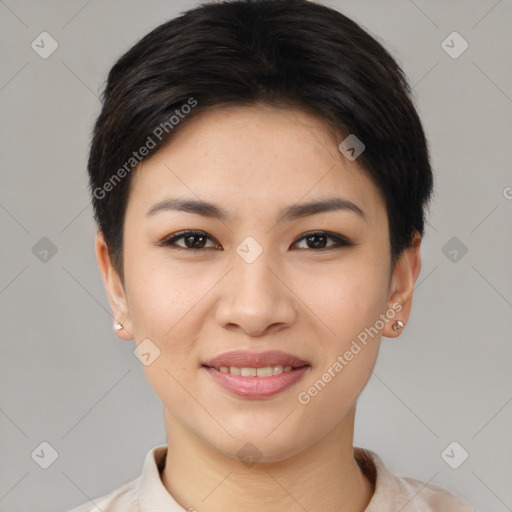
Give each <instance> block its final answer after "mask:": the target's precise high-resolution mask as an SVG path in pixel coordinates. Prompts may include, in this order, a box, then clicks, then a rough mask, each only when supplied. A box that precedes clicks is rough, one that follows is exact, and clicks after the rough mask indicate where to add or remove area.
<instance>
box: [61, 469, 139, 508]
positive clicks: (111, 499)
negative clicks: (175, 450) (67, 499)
mask: <svg viewBox="0 0 512 512" xmlns="http://www.w3.org/2000/svg"><path fill="white" fill-rule="evenodd" d="M140 479H141V477H140V476H139V477H138V478H136V479H134V480H132V481H131V482H128V483H126V484H124V485H122V486H121V487H119V488H117V489H115V490H114V491H111V492H109V493H108V494H105V495H104V496H101V497H99V498H94V499H92V500H90V501H88V502H87V503H84V504H82V505H80V506H79V507H76V508H74V509H72V510H69V511H68V512H99V511H101V512H132V511H133V512H138V511H139V507H138V500H137V488H138V485H139V483H140Z"/></svg>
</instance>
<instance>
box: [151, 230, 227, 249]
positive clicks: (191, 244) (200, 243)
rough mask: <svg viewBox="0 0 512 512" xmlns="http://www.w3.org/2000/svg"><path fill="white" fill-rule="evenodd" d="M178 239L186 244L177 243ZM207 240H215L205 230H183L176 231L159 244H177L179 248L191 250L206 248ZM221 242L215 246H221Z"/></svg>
mask: <svg viewBox="0 0 512 512" xmlns="http://www.w3.org/2000/svg"><path fill="white" fill-rule="evenodd" d="M178 240H183V241H184V244H185V245H184V246H183V245H180V244H177V243H176V242H177V241H178ZM207 240H211V241H213V238H212V237H210V236H209V235H208V234H207V233H205V232H204V231H181V232H180V233H176V234H174V235H172V236H170V237H169V238H166V239H165V240H162V241H161V242H160V244H159V245H165V246H175V248H179V249H190V250H201V249H203V248H205V246H206V242H207ZM220 247H221V246H220V244H219V243H214V245H213V248H214V249H218V248H220ZM206 248H207V249H211V248H212V247H211V246H210V247H206Z"/></svg>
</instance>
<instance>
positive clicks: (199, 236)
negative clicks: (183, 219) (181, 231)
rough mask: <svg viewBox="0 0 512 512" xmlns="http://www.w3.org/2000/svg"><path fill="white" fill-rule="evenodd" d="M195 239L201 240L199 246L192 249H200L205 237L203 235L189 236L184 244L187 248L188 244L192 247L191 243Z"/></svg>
mask: <svg viewBox="0 0 512 512" xmlns="http://www.w3.org/2000/svg"><path fill="white" fill-rule="evenodd" d="M195 238H198V239H201V242H200V243H199V246H197V244H196V246H195V247H193V248H194V249H201V248H202V247H204V240H205V238H206V237H205V236H204V235H189V236H187V237H186V238H185V240H186V244H187V247H189V242H190V245H192V246H194V243H193V242H192V241H193V240H194V239H195Z"/></svg>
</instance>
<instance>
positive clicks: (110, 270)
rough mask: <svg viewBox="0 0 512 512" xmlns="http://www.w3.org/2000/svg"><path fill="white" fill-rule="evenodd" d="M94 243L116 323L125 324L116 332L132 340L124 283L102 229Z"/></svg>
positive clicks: (123, 337)
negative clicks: (114, 263)
mask: <svg viewBox="0 0 512 512" xmlns="http://www.w3.org/2000/svg"><path fill="white" fill-rule="evenodd" d="M94 243H95V248H96V259H97V260H98V266H99V269H100V272H101V276H102V277H103V283H104V284H105V288H106V290H107V294H108V299H109V302H110V309H111V310H112V314H113V315H114V322H115V324H116V323H118V322H120V323H121V324H123V329H120V330H116V331H115V332H116V334H117V335H118V336H119V337H120V338H121V339H124V340H131V339H133V335H132V334H131V333H132V332H133V330H132V325H131V319H130V310H129V307H128V301H127V300H126V293H125V290H124V284H123V282H122V280H121V277H120V276H119V273H118V272H117V270H116V269H115V268H114V266H113V265H112V261H111V258H110V253H109V251H108V247H107V244H106V242H105V238H104V236H103V233H102V232H101V231H98V233H97V234H96V238H95V242H94Z"/></svg>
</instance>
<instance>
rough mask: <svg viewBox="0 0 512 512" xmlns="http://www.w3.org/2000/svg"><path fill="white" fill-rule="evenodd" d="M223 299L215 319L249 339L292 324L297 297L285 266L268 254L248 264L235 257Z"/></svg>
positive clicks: (264, 252) (225, 284)
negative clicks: (244, 334)
mask: <svg viewBox="0 0 512 512" xmlns="http://www.w3.org/2000/svg"><path fill="white" fill-rule="evenodd" d="M233 265H234V268H233V269H232V270H231V272H229V274H228V276H227V277H226V279H224V280H223V281H224V285H223V290H222V296H221V297H220V299H219V300H220V304H219V306H218V308H217V312H216V319H217V322H218V323H219V325H221V326H222V327H224V328H226V329H230V330H237V329H239V330H241V331H243V332H244V333H246V334H247V335H249V336H265V335H267V334H269V333H271V332H277V331H278V330H280V329H284V328H286V327H289V326H291V325H292V324H293V322H294V321H295V318H296V314H297V308H296V298H295V296H294V294H293V290H292V289H291V287H290V284H289V283H288V282H287V281H289V279H287V277H286V275H285V272H284V271H283V268H282V266H280V265H277V264H276V263H275V261H274V262H273V261H272V260H271V258H270V257H269V256H268V255H267V252H266V251H263V253H262V254H261V255H260V256H259V257H258V258H257V259H256V260H255V261H253V262H251V263H249V262H247V261H246V260H244V259H243V258H242V257H240V256H239V255H238V254H237V255H235V258H234V262H233Z"/></svg>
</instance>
